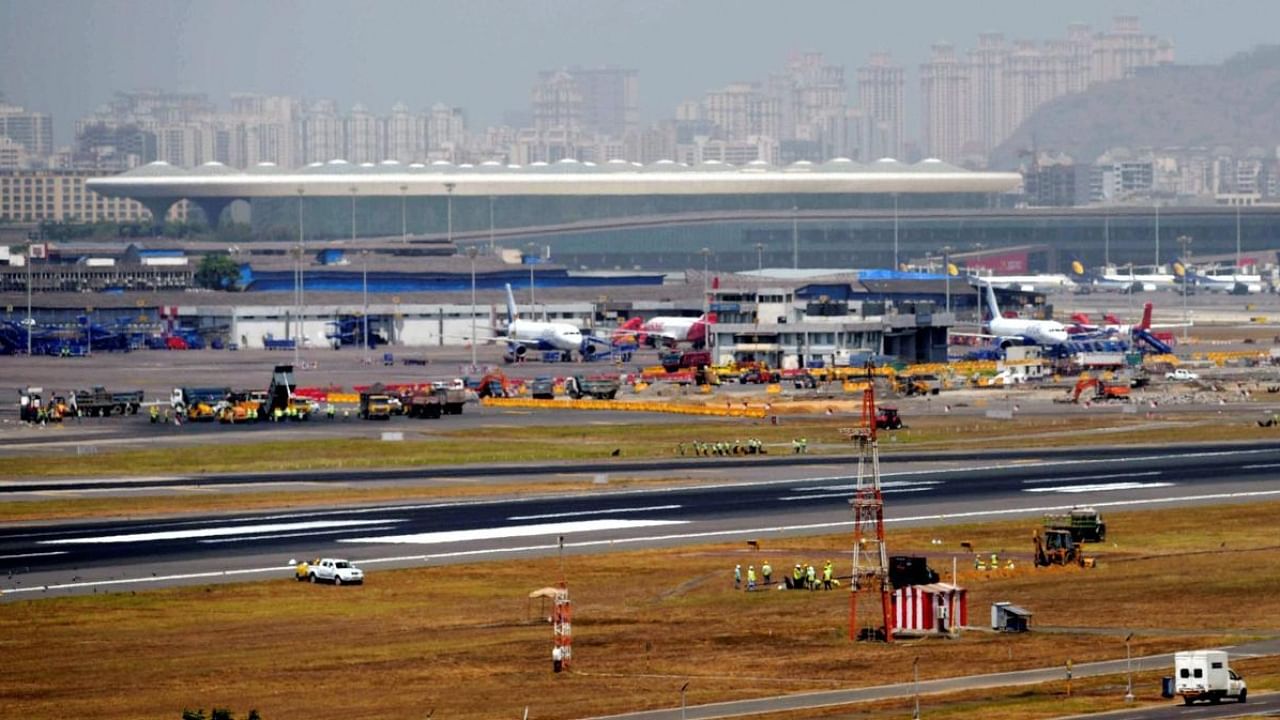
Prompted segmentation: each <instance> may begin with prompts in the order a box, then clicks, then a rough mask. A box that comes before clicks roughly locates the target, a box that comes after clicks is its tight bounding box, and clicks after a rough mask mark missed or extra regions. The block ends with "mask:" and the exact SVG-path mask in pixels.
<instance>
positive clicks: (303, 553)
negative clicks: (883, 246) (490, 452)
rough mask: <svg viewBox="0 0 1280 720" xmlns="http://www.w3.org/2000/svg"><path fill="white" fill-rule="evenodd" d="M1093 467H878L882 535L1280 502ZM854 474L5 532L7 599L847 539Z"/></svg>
mask: <svg viewBox="0 0 1280 720" xmlns="http://www.w3.org/2000/svg"><path fill="white" fill-rule="evenodd" d="M1101 455H1102V457H1096V458H1092V457H1088V456H1086V455H1083V454H1079V453H1078V451H1077V452H1076V453H1075V454H1069V455H1066V454H1064V455H1059V456H1047V457H1042V458H1040V459H1036V458H1032V457H1026V456H1023V457H1013V458H1010V457H1008V456H1007V455H1004V454H995V455H994V456H993V457H989V458H977V459H973V460H970V461H968V462H959V461H955V460H951V461H948V462H932V463H924V462H922V461H921V460H920V459H918V458H917V459H915V460H914V461H910V462H908V461H905V460H895V459H889V458H886V459H884V461H883V462H882V477H883V481H884V493H885V500H886V513H885V516H886V521H887V522H888V523H890V525H891V526H892V525H894V524H939V523H949V522H964V521H967V522H973V521H981V520H989V519H1001V518H1008V517H1017V516H1029V515H1038V514H1039V513H1042V512H1045V511H1047V510H1051V509H1060V508H1068V507H1071V506H1073V505H1079V504H1092V505H1094V506H1096V507H1099V508H1101V509H1102V510H1103V511H1104V512H1105V511H1107V510H1109V509H1116V510H1119V509H1141V508H1153V507H1161V506H1172V505H1182V504H1187V503H1196V502H1199V503H1228V502H1248V501H1251V500H1267V499H1280V446H1274V445H1265V446H1245V447H1223V446H1205V447H1191V448H1179V449H1178V450H1176V451H1162V450H1153V449H1145V448H1139V449H1127V450H1124V449H1113V450H1111V451H1109V452H1107V453H1102V454H1101ZM709 467H710V466H709ZM848 468H849V466H848V465H847V464H845V465H843V466H833V467H822V466H817V467H814V466H786V465H780V466H776V467H769V468H767V470H768V472H761V471H759V470H757V471H756V472H742V471H740V470H738V469H735V468H733V467H726V468H724V469H722V470H721V473H720V474H718V475H716V476H709V477H708V478H707V479H705V480H699V481H698V482H697V483H696V484H695V485H694V486H692V487H684V488H680V489H670V488H667V489H657V488H633V489H625V490H615V491H602V492H593V493H585V494H562V495H554V496H541V497H526V498H502V499H493V500H484V501H441V502H421V503H406V504H397V505H388V506H377V507H347V508H342V507H339V508H328V509H316V510H299V511H289V512H275V513H271V512H266V513H263V512H259V513H243V514H229V515H211V516H205V517H183V518H180V519H163V520H139V521H116V522H88V523H59V524H50V525H41V526H30V527H6V528H5V529H3V530H0V593H2V595H0V599H16V598H32V597H45V596H52V595H62V594H76V593H92V592H104V591H116V590H133V589H140V588H144V587H155V586H160V585H169V584H182V583H208V582H218V581H234V580H251V579H259V578H270V577H286V576H288V574H289V573H290V572H291V568H290V567H289V566H288V560H289V559H291V558H304V557H306V558H310V557H314V556H340V557H348V558H350V559H352V560H353V561H356V562H357V564H360V565H363V566H364V567H365V568H366V570H367V571H368V572H369V574H370V578H369V582H377V572H378V570H381V569H385V568H388V567H406V566H420V565H423V564H444V563H458V562H476V561H483V560H492V559H500V558H512V557H523V556H534V555H546V554H549V553H553V552H555V551H556V549H557V547H558V538H560V537H563V538H564V541H565V550H566V552H568V553H586V552H607V551H613V550H631V549H640V548H652V547H669V546H677V545H687V544H691V543H699V542H722V541H739V540H749V539H751V540H760V539H767V538H771V537H778V536H784V535H805V534H809V535H813V534H826V533H834V532H842V531H845V530H847V529H848V528H849V527H850V526H851V522H850V517H849V507H848V499H849V497H850V496H851V495H852V486H853V477H851V476H850V474H849V471H848ZM296 477H298V478H299V479H302V480H305V479H306V478H307V477H309V476H308V475H307V474H299V475H297V476H296ZM475 481H483V478H482V477H480V478H475ZM1118 532H1123V529H1122V528H1114V527H1113V528H1112V533H1113V534H1115V533H1118ZM1022 549H1023V548H1021V547H1019V548H1016V549H1015V550H1019V551H1020V550H1022Z"/></svg>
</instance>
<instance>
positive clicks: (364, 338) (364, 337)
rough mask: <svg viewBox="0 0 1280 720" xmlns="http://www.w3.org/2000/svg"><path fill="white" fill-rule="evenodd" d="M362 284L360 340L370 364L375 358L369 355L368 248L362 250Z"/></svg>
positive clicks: (365, 360)
mask: <svg viewBox="0 0 1280 720" xmlns="http://www.w3.org/2000/svg"><path fill="white" fill-rule="evenodd" d="M360 286H361V288H362V289H363V293H362V294H363V296H364V305H363V307H364V309H363V310H362V311H361V312H360V320H361V321H362V322H363V324H364V332H363V333H361V337H360V341H361V344H363V345H364V362H365V364H366V365H369V364H371V363H372V362H373V360H372V359H370V357H369V250H368V249H367V248H365V249H361V250H360Z"/></svg>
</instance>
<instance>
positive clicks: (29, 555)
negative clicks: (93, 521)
mask: <svg viewBox="0 0 1280 720" xmlns="http://www.w3.org/2000/svg"><path fill="white" fill-rule="evenodd" d="M66 554H67V551H66V550H52V551H50V552H35V553H19V554H17V555H0V560H18V559H20V558H32V557H49V556H51V555H66Z"/></svg>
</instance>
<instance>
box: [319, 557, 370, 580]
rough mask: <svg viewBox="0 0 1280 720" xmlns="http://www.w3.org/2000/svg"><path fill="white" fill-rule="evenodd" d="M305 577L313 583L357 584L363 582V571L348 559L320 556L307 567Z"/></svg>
mask: <svg viewBox="0 0 1280 720" xmlns="http://www.w3.org/2000/svg"><path fill="white" fill-rule="evenodd" d="M307 579H308V580H310V581H311V582H313V583H316V582H331V583H333V584H334V585H359V584H361V583H363V582H364V571H362V570H361V569H360V568H358V567H356V566H354V565H352V564H351V563H350V561H347V560H339V559H337V558H320V561H319V562H316V563H312V564H311V565H310V566H309V567H308V568H307Z"/></svg>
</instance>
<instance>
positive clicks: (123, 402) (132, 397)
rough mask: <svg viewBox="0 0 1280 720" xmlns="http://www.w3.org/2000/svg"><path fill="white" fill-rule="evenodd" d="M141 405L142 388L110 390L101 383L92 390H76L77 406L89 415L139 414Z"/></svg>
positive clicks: (81, 411) (84, 413)
mask: <svg viewBox="0 0 1280 720" xmlns="http://www.w3.org/2000/svg"><path fill="white" fill-rule="evenodd" d="M141 406H142V391H141V390H128V391H125V392H108V391H107V389H106V388H104V387H102V386H101V385H95V386H94V387H93V389H92V390H76V391H75V407H76V409H78V410H79V411H80V413H81V414H83V415H86V416H88V417H95V416H97V417H106V416H108V415H137V414H138V408H139V407H141Z"/></svg>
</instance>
